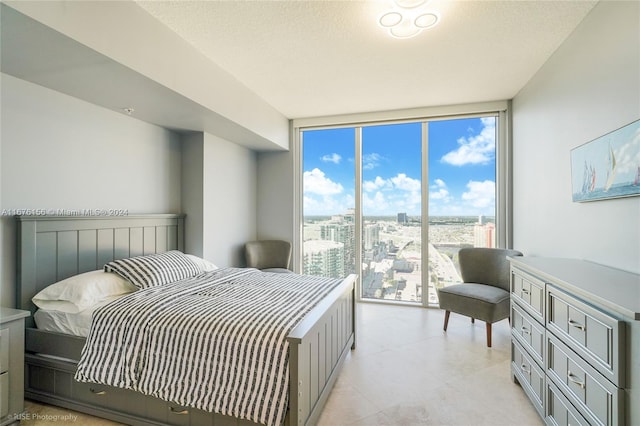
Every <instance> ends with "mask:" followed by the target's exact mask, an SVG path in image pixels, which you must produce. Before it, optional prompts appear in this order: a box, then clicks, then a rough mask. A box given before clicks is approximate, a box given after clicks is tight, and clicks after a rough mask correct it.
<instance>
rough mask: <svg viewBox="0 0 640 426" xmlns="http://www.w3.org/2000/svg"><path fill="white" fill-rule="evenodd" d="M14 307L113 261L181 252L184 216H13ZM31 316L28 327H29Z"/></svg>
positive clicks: (27, 306) (30, 306)
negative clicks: (14, 228)
mask: <svg viewBox="0 0 640 426" xmlns="http://www.w3.org/2000/svg"><path fill="white" fill-rule="evenodd" d="M16 220H17V221H18V226H17V236H18V238H17V244H18V245H17V250H16V253H17V256H16V258H17V266H16V278H17V283H16V284H17V288H16V295H17V298H18V300H17V305H18V308H19V309H25V310H28V311H30V312H31V313H33V312H35V309H36V307H35V305H34V304H33V303H32V302H31V298H32V297H33V296H35V295H36V294H37V293H38V292H39V291H40V290H42V289H43V288H45V287H46V286H48V285H50V284H53V283H54V282H56V281H59V280H62V279H64V278H67V277H70V276H72V275H75V274H79V273H82V272H88V271H93V270H96V269H101V268H102V267H103V266H104V264H105V263H107V262H110V261H112V260H115V259H122V258H126V257H132V256H139V255H143V254H152V253H162V252H165V251H167V250H181V251H183V250H184V215H178V214H152V215H135V216H16ZM32 318H33V317H31V318H29V319H28V321H27V326H28V327H32V326H33V319H32Z"/></svg>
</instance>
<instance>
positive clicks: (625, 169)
mask: <svg viewBox="0 0 640 426" xmlns="http://www.w3.org/2000/svg"><path fill="white" fill-rule="evenodd" d="M571 189H572V198H573V201H574V202H586V201H598V200H606V199H611V198H621V197H633V196H637V195H640V119H638V120H636V121H634V122H632V123H629V124H627V125H626V126H624V127H621V128H619V129H616V130H614V131H612V132H609V133H607V134H605V135H603V136H600V137H599V138H597V139H594V140H592V141H589V142H587V143H585V144H583V145H580V146H578V147H576V148H573V149H572V150H571Z"/></svg>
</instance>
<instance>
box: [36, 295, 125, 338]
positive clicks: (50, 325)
mask: <svg viewBox="0 0 640 426" xmlns="http://www.w3.org/2000/svg"><path fill="white" fill-rule="evenodd" d="M123 296H126V294H121V295H118V296H113V297H110V298H108V299H105V300H104V301H102V302H100V303H98V304H96V305H93V306H92V307H90V308H87V309H85V310H83V311H80V312H78V313H75V314H71V313H67V312H61V311H52V310H48V309H38V310H37V311H36V313H35V314H34V315H33V319H34V320H35V322H36V326H37V327H38V329H40V330H45V331H55V332H57V333H64V334H71V335H73V336H78V337H87V336H88V335H89V329H90V328H91V320H92V318H93V313H94V312H95V311H96V310H97V309H99V308H101V307H103V306H105V305H107V304H109V303H111V302H113V301H114V300H117V299H119V298H121V297H123Z"/></svg>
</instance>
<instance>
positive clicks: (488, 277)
mask: <svg viewBox="0 0 640 426" xmlns="http://www.w3.org/2000/svg"><path fill="white" fill-rule="evenodd" d="M458 256H459V260H460V273H461V275H462V281H463V282H462V283H460V284H454V285H450V286H446V287H443V288H440V289H438V300H439V303H440V308H441V309H444V310H445V315H444V331H447V325H448V324H449V315H450V314H451V312H455V313H457V314H461V315H465V316H468V317H471V322H474V320H475V318H477V319H479V320H482V321H484V322H485V323H486V329H487V346H488V347H491V325H492V324H493V323H494V322H498V321H500V320H503V319H505V318H509V314H510V298H509V280H510V275H511V274H510V272H509V271H510V264H509V261H508V260H507V256H522V253H520V252H519V251H516V250H505V249H493V248H465V249H461V250H460V251H459V252H458Z"/></svg>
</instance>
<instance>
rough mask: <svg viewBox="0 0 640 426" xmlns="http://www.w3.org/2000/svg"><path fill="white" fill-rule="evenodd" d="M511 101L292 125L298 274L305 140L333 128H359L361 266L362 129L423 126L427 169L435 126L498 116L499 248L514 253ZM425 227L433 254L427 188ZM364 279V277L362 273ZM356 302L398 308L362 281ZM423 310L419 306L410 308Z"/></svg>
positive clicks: (357, 193)
mask: <svg viewBox="0 0 640 426" xmlns="http://www.w3.org/2000/svg"><path fill="white" fill-rule="evenodd" d="M510 107H511V102H510V101H496V102H485V103H477V104H465V105H453V106H444V107H427V108H416V109H411V110H399V111H386V112H376V113H363V114H350V115H340V116H330V117H314V118H303V119H295V120H292V121H291V136H292V138H291V139H292V140H291V142H292V143H291V150H292V153H293V156H292V157H293V161H294V164H293V171H294V185H293V188H294V197H293V200H294V212H295V214H294V235H293V241H294V244H293V246H294V250H293V253H292V265H293V268H294V270H295V271H302V269H303V267H302V262H303V254H302V249H303V237H304V235H303V227H304V217H303V215H304V211H303V207H304V206H303V172H304V170H303V157H302V154H303V150H302V143H303V140H302V135H303V132H304V131H309V130H319V129H334V128H345V127H349V128H355V139H356V140H355V141H354V142H355V179H356V181H355V186H354V187H355V194H354V197H355V206H354V207H355V209H356V212H357V213H358V214H356V217H355V227H356V229H355V238H356V264H357V265H362V226H363V223H362V220H363V219H362V215H361V212H362V128H363V127H366V126H373V125H385V124H398V123H415V122H420V123H421V126H422V144H423V146H422V150H423V164H424V161H425V159H428V148H429V141H428V125H429V123H430V122H434V121H442V120H454V119H462V118H477V117H487V116H494V117H496V120H497V121H498V125H497V126H496V206H495V208H496V213H495V215H496V217H495V219H496V247H499V248H512V244H513V231H512V230H513V218H512V187H513V182H512V176H513V174H512V160H511V157H512V153H511V152H512V141H511V114H510ZM428 172H429V171H428V167H427V166H426V165H425V166H424V167H422V176H421V179H422V182H427V183H428V182H429V180H428ZM421 195H422V223H427V226H426V229H424V230H423V232H422V233H421V234H422V247H427V249H426V250H428V244H427V243H428V234H429V233H428V216H429V203H428V202H429V189H428V184H427V185H425V184H423V185H422V194H421ZM428 255H429V254H428V251H425V252H424V253H423V254H422V257H423V259H428ZM422 271H423V272H422V281H423V282H428V281H426V280H427V279H428V268H423V269H422ZM358 275H360V274H358ZM357 301H358V302H371V303H393V304H396V305H397V304H402V303H399V302H395V301H394V302H388V301H383V300H375V299H370V298H363V297H362V289H361V282H360V279H359V278H358V280H357ZM410 305H411V306H420V305H419V304H410ZM422 306H423V307H433V305H429V302H428V298H427V297H423V298H422Z"/></svg>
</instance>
